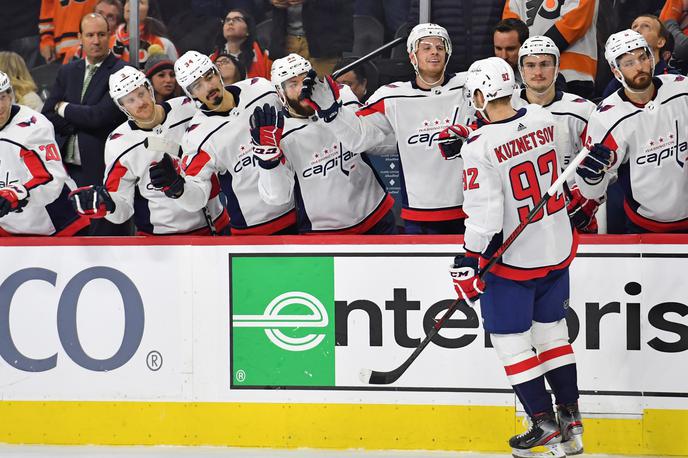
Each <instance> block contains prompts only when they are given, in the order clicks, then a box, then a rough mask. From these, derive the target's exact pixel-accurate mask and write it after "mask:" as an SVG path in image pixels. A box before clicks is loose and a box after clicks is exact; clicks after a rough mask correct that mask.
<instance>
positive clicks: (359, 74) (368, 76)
mask: <svg viewBox="0 0 688 458" xmlns="http://www.w3.org/2000/svg"><path fill="white" fill-rule="evenodd" d="M357 59H358V57H345V58H343V59H341V60H340V61H339V62H337V65H335V67H334V70H333V71H337V70H339V69H340V68H343V67H345V66H347V65H349V64H350V63H352V62H354V61H355V60H357ZM377 79H378V77H377V69H376V68H375V64H373V63H372V62H370V61H368V62H365V63H364V64H361V65H359V66H357V67H354V69H353V70H349V71H348V72H346V73H344V74H343V75H340V76H339V77H337V82H338V83H340V84H345V85H347V86H349V87H350V88H351V91H352V92H353V93H354V95H355V96H356V98H357V99H358V101H359V102H361V103H365V101H366V100H368V97H370V95H371V94H372V93H373V92H375V90H376V89H377Z"/></svg>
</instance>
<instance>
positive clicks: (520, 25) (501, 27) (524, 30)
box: [492, 18, 530, 44]
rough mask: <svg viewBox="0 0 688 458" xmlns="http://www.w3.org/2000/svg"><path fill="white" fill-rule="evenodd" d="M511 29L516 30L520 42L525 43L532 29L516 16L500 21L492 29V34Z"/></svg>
mask: <svg viewBox="0 0 688 458" xmlns="http://www.w3.org/2000/svg"><path fill="white" fill-rule="evenodd" d="M511 31H515V32H516V33H517V34H518V41H519V43H520V44H523V42H525V41H526V40H527V39H528V37H529V36H530V31H529V30H528V26H527V25H526V23H525V22H523V21H522V20H520V19H516V18H508V19H502V20H501V21H499V22H498V23H497V25H496V26H495V28H494V30H493V31H492V35H494V34H495V32H501V33H507V32H511Z"/></svg>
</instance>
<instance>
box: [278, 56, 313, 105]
mask: <svg viewBox="0 0 688 458" xmlns="http://www.w3.org/2000/svg"><path fill="white" fill-rule="evenodd" d="M312 68H313V66H312V65H311V63H310V62H308V60H307V59H305V58H304V57H302V56H300V55H298V54H296V53H291V54H289V55H288V56H286V57H282V58H281V59H276V60H275V61H274V62H273V63H272V70H271V71H270V81H271V82H272V84H273V85H274V86H275V89H276V90H277V95H278V96H279V99H280V101H281V102H282V103H283V104H284V105H286V104H287V97H286V95H285V94H284V88H283V87H282V84H283V83H284V82H285V81H287V80H289V79H291V78H293V77H295V76H298V75H302V74H304V73H306V72H308V71H309V70H311V69H312Z"/></svg>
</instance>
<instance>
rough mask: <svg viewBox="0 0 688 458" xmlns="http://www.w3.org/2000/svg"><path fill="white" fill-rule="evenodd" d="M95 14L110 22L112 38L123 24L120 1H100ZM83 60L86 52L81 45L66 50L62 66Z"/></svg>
mask: <svg viewBox="0 0 688 458" xmlns="http://www.w3.org/2000/svg"><path fill="white" fill-rule="evenodd" d="M94 12H95V13H98V14H100V15H101V16H103V17H104V18H105V19H106V20H107V21H108V26H109V30H110V36H112V35H114V33H115V30H116V29H117V27H118V26H119V24H120V23H121V22H122V3H121V2H120V1H119V0H99V1H98V3H97V4H96V8H95V10H94ZM83 58H84V50H83V48H82V47H81V45H78V46H70V47H69V48H66V49H65V53H64V58H63V59H62V64H63V65H65V64H68V63H70V62H72V61H75V60H79V59H83Z"/></svg>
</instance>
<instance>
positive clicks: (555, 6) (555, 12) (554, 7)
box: [526, 0, 566, 27]
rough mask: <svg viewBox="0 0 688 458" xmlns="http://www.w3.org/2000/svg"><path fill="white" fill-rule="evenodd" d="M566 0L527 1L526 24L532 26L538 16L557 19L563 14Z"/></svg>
mask: <svg viewBox="0 0 688 458" xmlns="http://www.w3.org/2000/svg"><path fill="white" fill-rule="evenodd" d="M565 1H566V0H528V1H527V2H526V25H527V26H528V27H530V26H532V25H533V23H534V22H535V18H536V17H537V16H541V17H543V18H545V19H556V18H558V17H559V16H561V7H562V6H564V2H565Z"/></svg>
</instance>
